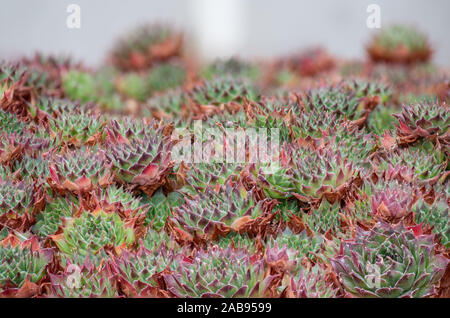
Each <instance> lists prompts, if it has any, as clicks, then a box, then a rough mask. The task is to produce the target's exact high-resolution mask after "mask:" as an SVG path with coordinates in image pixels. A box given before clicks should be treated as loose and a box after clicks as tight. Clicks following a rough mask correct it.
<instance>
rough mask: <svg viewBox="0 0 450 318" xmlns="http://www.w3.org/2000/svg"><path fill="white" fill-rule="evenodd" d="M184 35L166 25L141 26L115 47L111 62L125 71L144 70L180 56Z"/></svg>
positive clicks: (124, 37)
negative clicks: (154, 64) (156, 63)
mask: <svg viewBox="0 0 450 318" xmlns="http://www.w3.org/2000/svg"><path fill="white" fill-rule="evenodd" d="M181 49H182V35H181V34H179V33H177V32H175V31H174V30H172V29H171V28H169V27H168V26H165V25H157V24H154V25H148V24H146V25H140V26H138V27H137V28H135V29H133V30H131V31H130V32H129V33H127V34H126V35H124V36H123V37H122V38H121V39H120V40H119V41H118V42H117V43H116V45H115V46H114V47H113V49H112V52H111V62H112V63H113V65H115V66H116V67H118V68H119V69H121V70H123V71H130V70H136V71H137V70H143V69H146V68H148V67H149V66H151V65H152V64H153V63H155V62H159V61H165V60H168V59H170V58H172V57H176V56H179V55H180V54H181Z"/></svg>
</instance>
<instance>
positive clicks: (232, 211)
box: [171, 183, 267, 239]
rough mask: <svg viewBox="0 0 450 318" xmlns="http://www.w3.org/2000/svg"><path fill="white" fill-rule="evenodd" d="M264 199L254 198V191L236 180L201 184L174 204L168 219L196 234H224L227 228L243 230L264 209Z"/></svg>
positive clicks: (247, 228) (211, 236)
mask: <svg viewBox="0 0 450 318" xmlns="http://www.w3.org/2000/svg"><path fill="white" fill-rule="evenodd" d="M265 202H267V201H266V200H265V201H259V202H256V200H255V198H254V191H253V190H251V191H249V192H247V191H246V190H245V188H244V187H243V186H242V185H240V184H237V185H235V186H233V185H231V184H229V183H228V184H225V185H223V186H220V187H217V188H212V187H209V186H208V187H207V188H205V190H204V192H200V193H198V195H196V196H194V197H193V198H188V197H186V198H185V202H184V204H183V205H181V206H180V207H176V208H174V211H173V212H174V216H173V218H171V220H172V222H174V223H175V225H176V226H177V227H179V228H181V229H182V230H184V231H186V232H188V233H190V234H191V235H196V236H200V237H202V236H207V237H210V238H212V239H217V238H218V237H221V236H224V235H227V234H228V233H229V232H230V231H231V230H233V231H235V232H239V233H245V232H247V231H250V232H251V230H252V226H255V225H256V224H255V225H254V224H253V223H254V222H256V219H257V218H258V217H260V216H261V215H263V213H264V212H265V211H264V210H265V206H264V205H265Z"/></svg>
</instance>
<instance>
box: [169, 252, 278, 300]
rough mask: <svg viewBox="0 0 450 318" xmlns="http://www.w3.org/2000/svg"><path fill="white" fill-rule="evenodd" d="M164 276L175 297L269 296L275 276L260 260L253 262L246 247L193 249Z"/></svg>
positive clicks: (274, 282)
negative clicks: (266, 272) (266, 270)
mask: <svg viewBox="0 0 450 318" xmlns="http://www.w3.org/2000/svg"><path fill="white" fill-rule="evenodd" d="M164 278H165V281H166V284H167V290H168V291H169V292H170V293H172V294H173V295H174V296H175V297H194V298H198V297H200V298H201V297H218V298H222V297H224V298H230V297H233V298H237V297H239V298H241V297H242V298H249V297H270V296H272V291H273V287H274V285H275V284H276V277H275V276H274V275H269V276H266V275H265V268H264V264H263V261H262V260H257V261H253V260H252V258H251V256H250V255H249V254H248V253H247V251H245V250H236V249H231V248H227V249H220V248H218V247H211V248H210V249H208V250H207V251H205V250H197V251H195V252H194V254H193V255H192V256H191V257H185V258H184V260H183V262H182V263H181V264H180V266H179V269H178V270H177V272H174V273H171V274H167V275H164Z"/></svg>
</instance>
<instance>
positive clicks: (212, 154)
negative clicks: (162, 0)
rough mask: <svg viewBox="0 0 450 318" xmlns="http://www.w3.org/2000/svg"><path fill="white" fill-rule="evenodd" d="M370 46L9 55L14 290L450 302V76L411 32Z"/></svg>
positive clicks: (162, 39)
mask: <svg viewBox="0 0 450 318" xmlns="http://www.w3.org/2000/svg"><path fill="white" fill-rule="evenodd" d="M367 51H368V55H369V58H368V59H367V60H366V61H343V60H340V59H338V58H335V57H333V56H331V55H330V54H329V53H328V52H327V51H326V50H325V49H322V48H313V49H310V50H306V51H304V52H300V53H299V54H295V55H291V56H287V57H284V58H280V59H276V60H273V61H269V62H267V61H266V62H263V61H251V62H250V61H246V60H244V59H241V58H237V57H234V58H230V59H225V60H215V61H213V62H211V63H209V64H205V65H197V64H194V63H192V62H191V61H192V59H190V57H189V56H188V55H187V54H186V52H185V50H184V48H183V35H182V34H181V33H180V32H178V31H176V30H174V29H172V28H170V27H168V26H163V25H142V26H140V27H139V28H137V29H135V30H131V31H130V33H129V34H125V35H124V36H123V38H122V39H121V40H119V41H118V42H117V44H116V45H115V46H114V47H113V48H112V51H111V54H110V55H109V58H108V60H107V62H106V63H105V65H102V66H100V67H99V68H97V69H92V68H87V67H85V66H84V65H83V64H82V63H78V62H74V61H73V60H72V59H70V58H66V57H55V56H45V55H40V54H36V55H35V56H34V57H32V58H23V59H21V60H19V61H14V62H13V63H8V62H2V63H1V64H0V136H1V138H0V258H1V259H2V262H1V264H0V297H289V298H305V297H307V298H318V297H320V298H322V297H338V298H340V297H450V294H449V288H448V287H447V286H448V275H444V272H445V271H447V273H448V266H449V258H450V226H449V224H450V222H449V204H450V178H449V177H450V159H449V154H450V134H449V125H450V117H449V113H450V112H449V105H448V104H447V103H448V101H449V100H450V85H449V82H450V77H449V73H448V71H445V70H443V69H441V68H439V67H437V66H435V65H433V64H432V63H431V62H430V61H429V58H430V56H431V53H432V49H431V47H430V46H429V42H428V40H427V37H426V36H425V35H423V34H421V33H420V32H418V31H416V30H415V29H412V28H410V27H408V26H393V27H391V28H383V29H382V31H381V32H380V33H378V34H377V35H375V37H374V39H373V41H372V43H370V44H369V46H368V47H367ZM199 123H201V127H202V131H201V132H200V133H199V131H198V127H199V126H198V125H199ZM238 130H242V131H252V132H254V133H255V134H256V137H257V138H256V139H253V137H252V136H251V135H245V136H244V139H243V140H241V141H244V142H245V144H238V135H232V133H235V132H236V131H238ZM210 131H213V132H214V133H212V135H211V133H209V132H210ZM233 136H234V137H235V139H232V138H234V137H233ZM222 137H223V138H222ZM256 141H259V143H256ZM261 141H262V143H265V142H268V143H270V147H271V148H270V150H272V152H269V153H265V152H264V148H260V146H261ZM277 144H278V145H279V147H278V148H276V145H277ZM196 147H200V148H196ZM229 150H232V151H231V152H234V154H231V156H229V155H230V153H229ZM266 150H269V149H266ZM180 154H181V155H183V156H182V157H181V158H182V160H180V156H179V155H180ZM221 154H222V155H223V158H220V155H221ZM189 155H192V156H189ZM263 155H264V156H263ZM258 156H261V157H258ZM191 159H193V160H191ZM209 159H212V160H209ZM221 159H223V160H221ZM229 159H234V160H229Z"/></svg>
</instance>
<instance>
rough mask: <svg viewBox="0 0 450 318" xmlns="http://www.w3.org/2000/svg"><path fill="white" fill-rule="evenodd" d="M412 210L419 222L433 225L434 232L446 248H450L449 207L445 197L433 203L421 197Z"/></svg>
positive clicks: (424, 224)
mask: <svg viewBox="0 0 450 318" xmlns="http://www.w3.org/2000/svg"><path fill="white" fill-rule="evenodd" d="M412 211H413V212H414V214H415V221H416V223H417V224H423V226H429V227H431V229H432V231H433V233H434V234H436V235H437V236H438V238H439V240H440V243H441V244H442V245H443V246H444V247H445V248H446V249H448V248H450V223H449V207H448V202H447V201H446V200H445V199H444V197H442V198H439V199H437V200H435V201H434V202H433V203H431V204H430V203H427V202H426V201H425V200H423V199H419V200H418V201H417V202H416V203H415V204H414V206H413V208H412Z"/></svg>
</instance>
